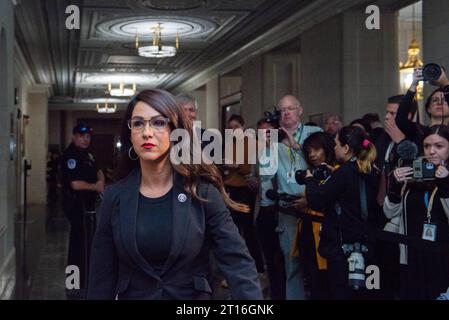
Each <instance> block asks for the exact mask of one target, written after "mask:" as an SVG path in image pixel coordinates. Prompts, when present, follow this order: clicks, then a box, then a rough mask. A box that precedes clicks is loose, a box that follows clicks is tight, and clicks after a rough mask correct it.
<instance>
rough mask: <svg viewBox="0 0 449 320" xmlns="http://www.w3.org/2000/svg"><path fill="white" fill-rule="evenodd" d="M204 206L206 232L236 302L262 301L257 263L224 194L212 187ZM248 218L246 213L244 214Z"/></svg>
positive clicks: (209, 187) (209, 189)
mask: <svg viewBox="0 0 449 320" xmlns="http://www.w3.org/2000/svg"><path fill="white" fill-rule="evenodd" d="M207 200H208V202H205V203H204V211H205V215H206V232H207V234H208V238H209V239H212V250H213V252H214V254H215V257H216V259H217V263H218V267H219V269H220V270H221V272H222V273H223V275H224V276H225V278H226V280H227V281H228V283H229V286H230V289H231V294H232V298H233V299H236V300H237V299H240V300H243V299H262V298H263V297H262V292H261V289H260V283H259V277H258V274H257V270H256V266H255V264H254V260H253V259H252V257H251V256H250V254H249V252H248V249H247V247H246V245H245V242H244V241H243V239H242V237H241V236H240V234H239V232H238V229H237V227H236V226H235V224H234V221H233V220H232V218H231V215H230V213H229V210H228V208H227V207H226V205H225V203H224V201H223V197H222V196H221V194H220V192H219V191H218V190H217V189H216V188H215V187H214V186H212V185H209V186H208V190H207ZM242 214H245V213H242Z"/></svg>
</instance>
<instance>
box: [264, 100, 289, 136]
mask: <svg viewBox="0 0 449 320" xmlns="http://www.w3.org/2000/svg"><path fill="white" fill-rule="evenodd" d="M273 108H274V111H273V112H270V111H265V112H264V116H265V118H266V119H267V122H268V123H269V124H271V125H272V126H273V128H275V129H279V128H280V127H281V112H280V111H279V110H277V108H276V107H273ZM285 138H287V134H286V133H285V132H284V131H282V130H278V142H282V140H284V139H285Z"/></svg>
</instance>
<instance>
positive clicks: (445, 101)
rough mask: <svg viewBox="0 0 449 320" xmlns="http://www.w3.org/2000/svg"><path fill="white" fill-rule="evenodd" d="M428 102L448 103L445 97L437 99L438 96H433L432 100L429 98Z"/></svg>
mask: <svg viewBox="0 0 449 320" xmlns="http://www.w3.org/2000/svg"><path fill="white" fill-rule="evenodd" d="M430 102H431V103H432V104H437V105H441V104H446V105H447V104H448V103H447V100H446V99H444V98H443V99H438V98H433V99H432V100H430Z"/></svg>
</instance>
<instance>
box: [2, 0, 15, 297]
mask: <svg viewBox="0 0 449 320" xmlns="http://www.w3.org/2000/svg"><path fill="white" fill-rule="evenodd" d="M0 12H1V14H0V128H2V130H0V299H2V298H9V296H10V295H11V293H12V287H13V285H14V281H15V259H14V258H15V249H14V227H15V220H14V219H15V215H16V212H17V206H16V177H15V173H16V166H17V163H16V160H17V159H16V156H15V155H13V159H11V155H10V143H11V142H13V143H16V136H15V130H16V126H15V117H16V107H15V105H14V99H13V97H14V12H13V6H12V3H11V1H0ZM11 116H12V117H11ZM11 119H12V122H13V126H11Z"/></svg>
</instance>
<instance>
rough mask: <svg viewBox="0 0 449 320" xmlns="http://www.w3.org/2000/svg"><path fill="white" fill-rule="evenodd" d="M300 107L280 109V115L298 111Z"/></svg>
mask: <svg viewBox="0 0 449 320" xmlns="http://www.w3.org/2000/svg"><path fill="white" fill-rule="evenodd" d="M299 107H300V105H299V104H298V105H296V106H290V107H287V108H279V112H280V113H286V112H287V111H288V112H293V111H295V110H296V109H298V108H299Z"/></svg>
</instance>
